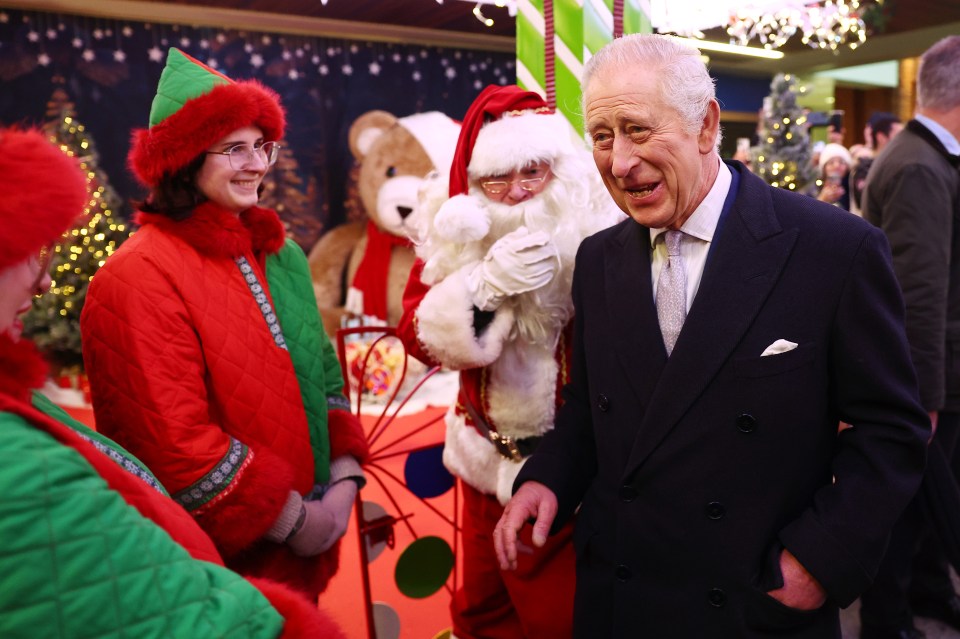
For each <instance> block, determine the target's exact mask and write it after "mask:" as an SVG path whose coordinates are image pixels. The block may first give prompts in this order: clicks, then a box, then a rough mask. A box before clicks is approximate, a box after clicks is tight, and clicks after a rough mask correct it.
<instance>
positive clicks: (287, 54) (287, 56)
mask: <svg viewBox="0 0 960 639" xmlns="http://www.w3.org/2000/svg"><path fill="white" fill-rule="evenodd" d="M280 57H281V58H283V59H284V60H290V59H291V58H293V54H292V53H290V52H289V51H287V50H286V49H284V50H283V53H281V54H280Z"/></svg>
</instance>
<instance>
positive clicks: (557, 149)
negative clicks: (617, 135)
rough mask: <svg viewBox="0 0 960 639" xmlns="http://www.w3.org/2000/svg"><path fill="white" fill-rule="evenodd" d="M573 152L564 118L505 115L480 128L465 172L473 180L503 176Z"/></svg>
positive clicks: (551, 114)
mask: <svg viewBox="0 0 960 639" xmlns="http://www.w3.org/2000/svg"><path fill="white" fill-rule="evenodd" d="M573 149H574V147H573V144H572V133H571V127H570V125H569V124H568V123H567V121H566V120H565V119H564V118H563V116H561V115H559V114H557V113H550V114H546V113H532V112H529V111H526V112H523V113H521V114H519V115H510V114H506V115H504V116H503V117H502V118H500V119H499V120H494V121H493V122H490V123H488V124H486V125H484V127H483V128H482V129H480V133H479V134H478V135H477V142H476V144H474V146H473V152H472V153H471V155H470V166H468V167H467V172H468V173H469V175H470V177H471V178H474V179H476V178H479V177H483V176H485V175H503V174H506V173H510V172H511V171H514V170H516V169H521V168H523V167H525V166H527V165H528V164H530V163H531V162H539V161H543V160H552V159H553V158H556V157H557V156H559V155H562V154H565V153H570V152H572V151H573Z"/></svg>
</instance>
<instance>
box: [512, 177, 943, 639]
mask: <svg viewBox="0 0 960 639" xmlns="http://www.w3.org/2000/svg"><path fill="white" fill-rule="evenodd" d="M730 168H731V169H732V170H734V171H736V172H737V176H736V177H737V178H738V179H735V181H734V182H735V184H736V183H738V190H737V192H736V194H735V196H734V197H733V198H732V199H731V202H732V204H730V205H728V207H727V210H726V211H725V213H724V215H723V217H722V221H721V224H720V226H719V227H718V231H717V235H715V237H714V242H713V246H712V249H711V252H710V255H709V258H708V260H707V264H706V267H705V269H704V273H703V278H702V280H701V284H700V288H699V291H698V293H697V296H696V298H695V300H694V302H693V304H692V306H691V308H690V312H689V314H688V316H687V319H686V323H685V324H684V327H683V330H682V332H681V334H680V337H679V339H678V341H677V344H676V346H675V349H674V351H673V354H672V356H671V357H670V358H669V359H668V358H667V356H666V352H665V350H664V346H663V341H662V338H661V334H660V329H659V325H658V323H657V314H656V309H655V306H654V301H653V292H652V287H651V276H650V241H649V232H648V229H647V228H645V227H643V226H641V225H639V224H637V223H636V222H634V221H633V220H627V221H625V222H623V223H621V224H619V225H617V226H615V227H612V228H610V229H607V230H605V231H602V232H600V233H598V234H596V235H594V236H592V237H590V238H588V239H587V240H586V241H584V243H583V245H582V246H581V248H580V251H579V254H578V257H577V263H576V271H575V275H574V284H573V295H574V304H575V309H576V319H575V337H574V359H573V369H572V371H571V374H572V377H571V383H570V384H569V385H568V386H567V387H566V388H565V390H564V402H565V403H564V406H563V407H562V409H561V410H560V412H559V413H558V417H557V425H556V428H555V429H554V430H553V431H551V432H550V433H548V435H547V436H546V438H545V439H544V441H543V442H542V443H541V444H540V446H539V447H538V449H537V452H536V453H535V454H534V456H533V457H532V458H531V459H530V460H529V461H528V462H527V464H526V465H525V466H524V468H523V469H522V470H521V474H520V476H519V477H518V479H517V483H516V484H515V486H519V485H520V484H521V483H523V482H524V481H527V480H536V481H540V482H542V483H544V484H546V485H547V486H548V487H549V488H551V489H552V490H553V491H554V492H555V493H556V495H557V497H558V501H559V504H560V513H559V515H558V518H557V522H556V523H557V524H558V525H559V524H560V523H562V522H563V521H564V520H566V519H567V518H568V517H569V516H570V515H571V514H572V513H573V512H574V511H575V509H576V508H577V507H578V505H579V506H580V512H579V515H578V518H577V523H576V532H575V545H576V549H577V557H578V559H577V598H576V609H575V630H576V635H577V636H578V637H584V638H586V637H590V638H594V637H617V638H621V637H644V638H650V639H666V638H670V637H679V638H684V639H687V638H690V639H701V638H709V637H721V638H728V637H729V638H737V639H742V638H747V637H774V636H776V637H810V638H811V639H812V638H817V639H822V638H824V637H838V638H839V636H840V630H839V622H838V617H839V615H838V606H846V605H848V604H850V603H851V602H852V601H853V600H854V599H855V598H856V597H857V596H858V594H859V593H860V592H861V591H862V590H863V589H864V588H866V586H867V585H868V584H869V582H870V580H871V579H872V576H873V575H874V573H875V571H876V568H877V565H878V563H879V561H880V558H881V555H882V554H883V551H884V547H885V543H886V537H887V533H888V531H889V528H890V527H891V526H892V524H893V523H894V521H895V520H896V518H897V517H898V515H899V514H900V512H901V510H902V508H903V507H904V506H905V505H906V503H907V502H908V501H909V499H910V498H911V496H912V495H913V494H914V492H915V491H916V489H917V487H918V485H919V481H920V477H921V473H922V470H923V466H924V461H925V448H926V447H925V443H926V439H927V437H928V436H929V421H928V419H927V415H926V413H925V412H924V411H923V409H922V408H921V407H920V405H919V402H918V399H917V383H916V379H915V375H914V372H913V368H912V366H911V363H910V358H909V354H908V347H907V342H906V338H905V335H904V329H903V303H902V300H901V297H900V291H899V288H898V285H897V282H896V279H895V278H894V275H893V271H892V268H891V261H890V255H889V249H888V247H887V244H886V241H885V239H884V237H883V235H882V234H881V233H880V232H879V231H878V230H876V229H874V228H873V227H871V226H870V225H869V224H867V223H865V222H863V221H862V220H861V219H859V218H857V217H855V216H853V215H850V214H849V213H846V212H845V211H841V210H839V209H837V208H835V207H831V206H829V205H824V204H822V203H820V202H817V201H816V200H815V199H813V198H809V197H806V196H802V195H797V194H794V193H790V192H787V191H784V190H780V189H775V188H771V187H769V186H767V185H766V184H765V183H764V182H763V181H762V180H760V179H759V178H757V177H756V176H754V175H752V174H751V173H749V172H748V171H746V170H745V169H744V168H743V167H742V165H740V164H739V163H731V164H730ZM778 339H786V340H789V341H791V342H795V343H797V344H798V346H797V348H795V349H794V350H791V351H788V352H785V353H781V354H778V355H770V356H765V357H761V353H762V352H763V351H764V350H765V349H766V347H768V346H769V345H771V344H772V343H773V342H775V341H776V340H778ZM841 421H842V422H845V423H847V424H851V425H852V427H850V428H848V429H845V430H843V431H842V432H839V433H838V425H839V423H840V422H841ZM784 547H786V548H787V549H789V550H790V551H791V552H792V553H793V554H794V555H795V556H796V557H797V558H798V559H799V561H800V562H801V563H802V564H803V565H804V566H805V567H806V568H807V569H808V570H809V571H810V572H811V573H812V574H813V576H814V577H816V578H817V579H818V580H819V581H820V582H821V583H822V584H823V586H824V588H825V589H826V591H827V593H828V596H829V600H828V602H827V604H826V605H825V606H824V607H823V608H821V609H819V610H817V611H813V612H801V611H797V610H793V609H790V608H787V607H785V606H783V605H781V604H780V603H779V602H777V601H775V600H774V599H772V598H771V597H769V596H768V595H767V594H766V592H767V591H769V590H772V589H774V588H776V587H778V585H779V579H780V573H779V564H778V558H779V554H780V550H781V549H782V548H784Z"/></svg>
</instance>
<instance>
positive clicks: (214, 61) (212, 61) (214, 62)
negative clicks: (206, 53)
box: [207, 58, 220, 69]
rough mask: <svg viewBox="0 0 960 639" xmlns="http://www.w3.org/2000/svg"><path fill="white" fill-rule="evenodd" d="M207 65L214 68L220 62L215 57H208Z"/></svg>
mask: <svg viewBox="0 0 960 639" xmlns="http://www.w3.org/2000/svg"><path fill="white" fill-rule="evenodd" d="M207 66H208V67H210V68H211V69H216V68H217V67H219V66H220V63H219V62H217V59H216V58H210V59H209V60H207Z"/></svg>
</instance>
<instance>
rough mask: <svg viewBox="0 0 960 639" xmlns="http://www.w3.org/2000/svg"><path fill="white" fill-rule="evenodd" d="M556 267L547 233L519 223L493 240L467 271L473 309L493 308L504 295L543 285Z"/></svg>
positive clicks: (557, 265)
mask: <svg viewBox="0 0 960 639" xmlns="http://www.w3.org/2000/svg"><path fill="white" fill-rule="evenodd" d="M559 267H560V256H559V255H558V254H557V249H556V247H555V246H554V245H553V242H552V241H551V240H550V236H549V235H547V234H546V233H545V232H543V231H537V232H536V233H531V232H530V231H528V230H527V228H526V227H525V226H521V227H520V228H518V229H517V230H515V231H511V232H510V233H507V234H506V235H504V236H503V237H501V238H500V239H499V240H497V241H496V242H494V244H493V246H491V247H490V250H489V251H487V255H486V256H485V257H484V258H483V261H482V262H481V263H480V264H478V265H477V266H476V268H474V269H473V270H472V271H471V272H470V273H469V274H467V288H468V289H469V291H470V293H471V295H473V303H474V305H475V306H476V307H477V308H479V309H480V310H481V311H493V310H496V309H497V307H499V306H500V304H502V303H503V300H504V299H506V298H507V297H510V296H513V295H519V294H520V293H526V292H528V291H534V290H536V289H538V288H541V287H543V286H546V285H547V284H548V283H549V282H550V280H552V279H553V276H554V275H555V274H556V272H557V269H558V268H559Z"/></svg>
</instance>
